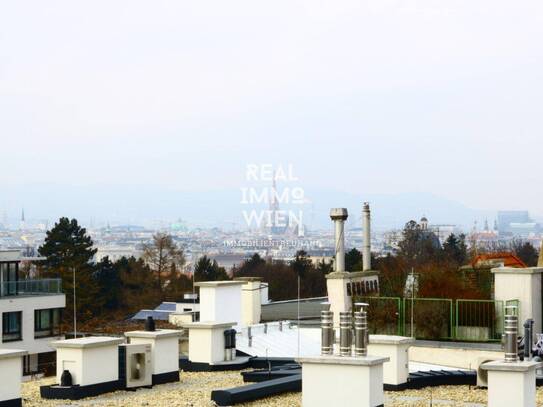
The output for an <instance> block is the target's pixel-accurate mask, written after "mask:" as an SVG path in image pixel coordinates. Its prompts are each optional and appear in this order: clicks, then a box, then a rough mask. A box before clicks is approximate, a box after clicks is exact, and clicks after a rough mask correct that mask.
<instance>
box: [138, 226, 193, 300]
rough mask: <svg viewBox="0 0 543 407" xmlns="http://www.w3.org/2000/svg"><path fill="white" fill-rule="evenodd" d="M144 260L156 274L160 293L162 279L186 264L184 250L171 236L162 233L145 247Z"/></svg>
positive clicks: (154, 236) (156, 235)
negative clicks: (174, 269) (173, 269)
mask: <svg viewBox="0 0 543 407" xmlns="http://www.w3.org/2000/svg"><path fill="white" fill-rule="evenodd" d="M142 258H143V260H144V261H145V262H146V263H147V264H148V265H149V267H150V268H151V270H152V271H153V272H154V273H155V274H156V277H157V281H158V287H159V289H160V292H162V289H163V281H162V277H163V276H165V275H167V274H169V273H171V269H172V267H175V268H177V269H179V268H181V267H182V266H183V265H184V264H185V256H184V254H183V250H182V249H181V248H179V247H178V246H177V244H176V243H175V242H174V241H173V239H172V237H171V236H170V235H168V234H166V233H160V232H159V233H157V234H155V235H153V240H152V241H151V242H150V243H147V244H145V245H144V246H143V255H142Z"/></svg>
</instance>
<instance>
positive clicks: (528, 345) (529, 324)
mask: <svg viewBox="0 0 543 407" xmlns="http://www.w3.org/2000/svg"><path fill="white" fill-rule="evenodd" d="M533 338H534V320H533V319H531V318H530V319H527V320H526V321H525V322H524V360H530V359H531V358H532V351H533V346H534V339H533Z"/></svg>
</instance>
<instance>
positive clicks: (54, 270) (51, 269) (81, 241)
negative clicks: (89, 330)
mask: <svg viewBox="0 0 543 407" xmlns="http://www.w3.org/2000/svg"><path fill="white" fill-rule="evenodd" d="M38 253H39V254H40V256H43V257H45V261H44V262H43V265H44V268H45V270H46V274H47V275H48V276H51V277H60V278H61V279H62V286H63V290H64V292H65V294H66V311H65V312H64V315H65V317H66V318H67V320H68V321H71V320H72V316H73V277H74V273H75V291H76V297H77V315H78V319H81V320H82V321H84V320H86V319H89V318H91V317H92V316H93V314H94V313H95V312H97V311H99V310H98V306H97V303H96V294H97V284H96V281H95V279H94V276H93V267H92V265H91V263H90V262H91V260H92V258H93V257H94V254H95V253H96V249H94V248H93V243H92V239H91V238H90V236H88V235H87V231H86V230H85V228H82V227H81V226H79V224H78V223H77V220H76V219H71V220H70V219H68V218H64V217H63V218H60V219H59V221H58V222H57V223H55V225H54V227H53V228H52V229H51V230H49V231H47V234H46V237H45V242H44V243H43V245H42V246H40V248H39V249H38Z"/></svg>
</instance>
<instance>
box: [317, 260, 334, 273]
mask: <svg viewBox="0 0 543 407" xmlns="http://www.w3.org/2000/svg"><path fill="white" fill-rule="evenodd" d="M317 271H318V272H319V273H321V274H323V275H326V274H328V273H331V272H333V271H334V266H332V263H330V262H325V261H324V260H321V261H319V263H318V264H317Z"/></svg>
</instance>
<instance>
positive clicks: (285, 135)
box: [0, 0, 543, 214]
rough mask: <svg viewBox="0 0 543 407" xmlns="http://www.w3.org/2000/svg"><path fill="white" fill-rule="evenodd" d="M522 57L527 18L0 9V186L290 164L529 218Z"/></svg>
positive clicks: (517, 14)
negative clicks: (512, 210) (524, 212)
mask: <svg viewBox="0 0 543 407" xmlns="http://www.w3.org/2000/svg"><path fill="white" fill-rule="evenodd" d="M542 39H543V3H542V2H541V1H540V0H534V1H515V2H511V1H509V0H508V1H503V0H478V1H473V0H460V1H450V0H443V1H435V0H418V1H415V0H370V1H364V0H360V1H337V0H334V1H322V0H307V1H296V0H285V1H281V0H273V1H271V0H270V1H257V0H247V1H235V0H228V1H225V0H219V1H205V0H198V1H176V0H172V1H157V0H153V1H135V0H126V1H112V0H108V1H96V0H95V1H87V2H81V1H73V0H70V1H51V0H48V1H33V2H31V1H3V2H2V3H1V6H0V135H1V152H2V153H1V157H0V188H1V186H2V185H4V186H6V185H14V184H15V185H29V188H31V187H32V185H36V184H43V183H55V184H61V185H63V184H66V185H79V186H81V185H109V186H112V185H113V186H114V185H126V184H130V185H136V184H143V185H149V184H153V185H163V186H167V187H171V188H178V189H182V190H185V189H186V190H195V189H202V190H210V189H216V188H239V187H240V186H243V185H244V184H245V180H244V171H245V165H246V164H247V163H284V164H288V163H291V164H292V165H293V166H294V168H295V171H296V172H297V175H299V177H300V179H302V180H303V182H304V184H305V185H307V186H308V187H317V186H319V187H323V188H330V187H337V188H338V189H341V190H343V191H347V192H353V193H360V192H361V191H362V192H367V193H398V192H413V191H414V192H416V191H420V192H431V193H434V194H437V195H439V196H443V197H445V198H448V199H453V200H456V201H459V202H461V203H463V204H465V205H468V206H470V207H473V208H481V209H483V208H484V209H500V208H502V209H505V208H527V209H530V210H531V211H533V212H534V213H539V214H541V213H543V199H542V198H543V193H541V178H542V177H543V171H542V170H541V169H542V163H543V129H542V126H543V41H542ZM0 193H1V192H0ZM4 199H5V197H4Z"/></svg>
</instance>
